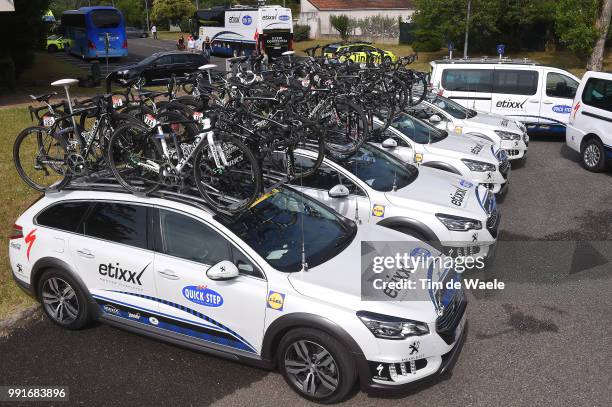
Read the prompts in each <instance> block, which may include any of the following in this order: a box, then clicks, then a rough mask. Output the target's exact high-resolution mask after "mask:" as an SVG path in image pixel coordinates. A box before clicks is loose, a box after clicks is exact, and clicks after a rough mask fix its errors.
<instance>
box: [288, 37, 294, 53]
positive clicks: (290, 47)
mask: <svg viewBox="0 0 612 407" xmlns="http://www.w3.org/2000/svg"><path fill="white" fill-rule="evenodd" d="M289 51H293V38H290V39H289Z"/></svg>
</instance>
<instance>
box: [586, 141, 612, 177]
mask: <svg viewBox="0 0 612 407" xmlns="http://www.w3.org/2000/svg"><path fill="white" fill-rule="evenodd" d="M605 154H606V152H605V150H604V146H603V144H602V143H601V141H599V140H598V139H590V140H589V141H587V142H586V144H585V146H584V149H583V150H582V166H583V167H584V168H585V169H587V170H588V171H591V172H601V171H603V170H604V169H605V168H606V155H605Z"/></svg>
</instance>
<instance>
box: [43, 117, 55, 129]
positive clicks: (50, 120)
mask: <svg viewBox="0 0 612 407" xmlns="http://www.w3.org/2000/svg"><path fill="white" fill-rule="evenodd" d="M54 124H55V117H53V116H44V117H43V126H45V127H51V126H53V125H54Z"/></svg>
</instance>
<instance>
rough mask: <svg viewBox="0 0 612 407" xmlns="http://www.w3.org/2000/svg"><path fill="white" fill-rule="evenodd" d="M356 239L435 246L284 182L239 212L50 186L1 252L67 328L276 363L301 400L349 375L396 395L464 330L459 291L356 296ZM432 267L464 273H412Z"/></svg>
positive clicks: (334, 397)
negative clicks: (365, 221) (355, 217)
mask: <svg viewBox="0 0 612 407" xmlns="http://www.w3.org/2000/svg"><path fill="white" fill-rule="evenodd" d="M117 191H118V190H117ZM362 241H370V242H372V241H373V242H374V243H377V242H378V241H384V242H389V241H396V242H400V243H401V245H402V247H403V246H404V245H405V247H406V250H415V251H416V253H418V254H419V256H435V255H437V254H439V253H438V252H437V251H436V250H435V249H434V248H432V247H429V246H428V245H426V244H424V243H422V242H419V241H416V240H414V239H412V238H409V237H407V236H406V235H404V234H401V233H399V232H396V231H393V230H391V229H387V228H384V227H379V226H372V225H361V226H360V227H357V225H356V224H355V223H354V222H353V221H351V220H349V219H346V218H344V217H342V216H340V215H338V214H337V213H335V212H333V211H332V210H331V209H329V208H327V207H325V206H324V205H322V204H321V203H318V202H317V201H315V200H313V199H311V198H308V197H307V196H305V195H304V194H302V193H299V192H296V191H294V190H292V189H291V188H282V189H278V190H273V191H272V192H271V193H269V194H267V195H265V196H264V197H262V199H260V200H259V201H258V202H257V203H256V204H255V205H254V206H252V207H251V208H250V209H249V210H247V211H245V212H244V213H242V214H241V215H240V216H234V217H228V216H226V215H220V214H217V215H215V214H214V213H213V212H212V211H210V210H209V209H207V208H206V207H204V206H202V205H197V202H193V201H185V200H184V199H181V200H179V201H177V200H171V199H161V198H155V197H137V196H133V195H131V194H127V193H125V192H113V191H109V190H97V191H91V190H85V191H67V190H65V191H63V192H60V193H54V194H48V195H46V196H44V197H43V198H42V199H40V200H39V201H37V202H35V203H34V204H33V205H32V206H31V207H30V208H28V209H27V210H26V211H25V212H24V213H23V214H22V215H21V216H20V217H19V218H18V219H17V221H16V224H15V225H14V227H13V233H12V236H11V237H10V241H9V257H10V265H11V268H12V271H13V276H14V278H15V280H16V281H17V283H18V284H19V285H20V286H21V287H22V288H24V289H25V290H26V291H27V292H29V293H30V294H31V295H33V296H35V297H36V298H37V299H38V301H40V302H41V303H42V304H43V310H44V312H45V314H46V316H47V317H48V318H49V319H51V320H52V321H53V322H55V323H56V324H58V325H60V326H62V327H64V328H67V329H79V328H81V327H83V326H85V325H86V324H87V323H88V322H89V321H90V320H92V319H99V320H102V321H104V322H107V323H110V324H113V325H117V326H119V327H122V328H124V329H127V330H131V331H134V332H138V333H141V334H144V335H148V336H151V337H154V338H158V339H162V340H165V341H168V342H171V343H174V344H178V345H182V346H185V347H188V348H192V349H195V350H201V351H205V352H209V353H213V354H215V355H217V356H223V357H227V358H229V359H231V360H238V361H242V362H246V363H251V364H253V365H256V366H260V367H264V368H278V369H279V370H280V372H281V373H282V375H283V376H284V377H285V379H286V381H287V383H288V384H289V386H290V387H291V388H292V389H294V390H295V391H296V392H297V393H299V394H300V395H302V396H303V397H305V398H308V399H310V400H315V401H318V402H325V403H331V402H335V401H338V400H341V399H343V398H344V397H346V396H347V395H348V394H349V392H350V391H351V390H352V388H353V387H354V384H355V382H356V381H357V380H359V382H360V384H361V386H362V388H364V389H366V390H372V389H386V390H394V389H401V388H403V387H405V385H410V384H412V383H413V382H415V381H417V380H420V379H423V378H425V377H429V376H432V375H435V374H437V373H441V372H443V371H445V370H447V369H449V367H450V366H451V365H452V363H453V361H454V360H455V358H456V355H457V354H458V351H459V349H460V348H461V347H460V346H459V345H460V342H461V341H462V340H463V337H464V335H463V334H464V330H463V328H464V326H465V320H466V317H465V308H466V300H465V297H464V294H463V291H462V290H460V289H458V290H454V289H452V288H451V289H448V290H447V289H444V288H443V289H441V290H435V291H430V292H429V294H428V295H427V297H422V299H421V300H418V301H416V300H415V301H412V300H409V299H410V292H409V291H408V290H404V291H401V293H402V296H401V297H394V298H395V299H387V300H379V301H371V300H370V301H365V300H362V296H361V293H362V291H361V278H362V274H361V267H362V265H361V263H360V258H361V250H362V249H361V246H362ZM302 243H303V244H302ZM302 247H303V248H304V249H303V250H302ZM411 256H412V251H411ZM305 262H306V263H307V265H308V267H306V266H305V264H304V263H305ZM398 272H399V271H398ZM426 272H427V273H431V276H432V277H431V280H432V281H436V282H441V281H444V282H448V281H449V279H453V281H458V280H457V279H456V278H457V275H456V273H455V272H454V270H453V269H452V268H446V267H440V266H439V264H438V265H435V269H433V270H432V268H431V267H429V268H425V267H421V266H419V268H418V269H415V274H414V275H415V277H424V276H425V274H423V273H426ZM390 274H391V273H390ZM427 275H428V276H429V274H427ZM381 281H382V280H381ZM389 281H392V280H389V279H387V280H385V281H383V282H389ZM379 283H380V282H379ZM444 286H446V284H444ZM389 297H390V296H389ZM366 298H369V297H366ZM398 298H402V299H404V300H405V301H399V300H398Z"/></svg>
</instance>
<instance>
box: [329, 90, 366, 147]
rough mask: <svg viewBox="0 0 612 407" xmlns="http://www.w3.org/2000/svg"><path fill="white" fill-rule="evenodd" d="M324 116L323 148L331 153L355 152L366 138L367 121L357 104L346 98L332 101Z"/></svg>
mask: <svg viewBox="0 0 612 407" xmlns="http://www.w3.org/2000/svg"><path fill="white" fill-rule="evenodd" d="M323 115H324V117H325V123H324V126H325V132H326V135H325V149H326V150H327V151H329V152H330V153H332V154H334V155H335V154H339V155H349V154H353V153H355V152H356V151H357V150H359V148H360V147H361V145H362V144H363V143H364V141H365V140H366V139H367V138H368V121H367V118H366V115H365V113H364V112H363V110H362V109H361V107H359V106H358V105H357V104H355V103H353V102H351V101H348V100H336V101H334V103H333V105H332V108H331V109H330V111H329V112H326V113H324V114H323Z"/></svg>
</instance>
